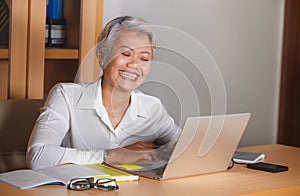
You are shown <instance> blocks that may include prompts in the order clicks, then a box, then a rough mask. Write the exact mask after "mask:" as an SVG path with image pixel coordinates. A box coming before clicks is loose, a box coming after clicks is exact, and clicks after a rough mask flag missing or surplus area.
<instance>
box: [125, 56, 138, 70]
mask: <svg viewBox="0 0 300 196" xmlns="http://www.w3.org/2000/svg"><path fill="white" fill-rule="evenodd" d="M127 65H128V67H130V68H137V67H138V65H139V62H138V60H137V59H135V58H132V59H131V60H130V61H129V62H128V63H127Z"/></svg>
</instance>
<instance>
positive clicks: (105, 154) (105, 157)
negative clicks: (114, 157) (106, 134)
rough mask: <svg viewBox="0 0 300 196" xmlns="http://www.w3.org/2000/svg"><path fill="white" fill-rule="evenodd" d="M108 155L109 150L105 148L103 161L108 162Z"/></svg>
mask: <svg viewBox="0 0 300 196" xmlns="http://www.w3.org/2000/svg"><path fill="white" fill-rule="evenodd" d="M108 155H109V151H108V150H107V149H104V151H103V163H106V162H107V157H108Z"/></svg>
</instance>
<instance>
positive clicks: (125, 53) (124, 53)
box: [121, 52, 130, 57]
mask: <svg viewBox="0 0 300 196" xmlns="http://www.w3.org/2000/svg"><path fill="white" fill-rule="evenodd" d="M121 54H122V55H123V56H127V57H129V56H130V53H129V52H122V53H121Z"/></svg>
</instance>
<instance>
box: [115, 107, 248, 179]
mask: <svg viewBox="0 0 300 196" xmlns="http://www.w3.org/2000/svg"><path fill="white" fill-rule="evenodd" d="M249 119H250V113H240V114H227V115H216V116H201V117H189V118H187V120H186V122H185V124H184V127H183V129H182V132H181V135H180V136H179V138H178V141H177V142H176V143H175V144H174V145H172V146H170V144H168V146H167V147H166V146H162V147H160V148H158V149H156V151H157V157H161V158H158V159H156V160H154V161H146V160H140V161H138V162H135V163H133V164H129V165H110V166H113V167H116V168H118V169H121V170H125V171H127V172H130V173H134V174H137V175H140V176H144V177H148V178H153V179H158V180H165V179H172V178H181V177H187V176H193V175H199V174H208V173H214V172H222V171H226V170H227V168H228V166H229V165H230V164H231V161H232V157H233V154H234V152H235V150H236V148H237V146H238V144H239V142H240V139H241V137H242V135H243V132H244V130H245V128H246V126H247V124H248V121H249ZM166 157H167V158H166Z"/></svg>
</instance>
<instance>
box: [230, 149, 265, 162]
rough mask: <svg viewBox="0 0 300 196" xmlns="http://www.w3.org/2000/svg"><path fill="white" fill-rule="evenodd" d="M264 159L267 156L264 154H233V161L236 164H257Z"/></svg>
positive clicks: (237, 152)
mask: <svg viewBox="0 0 300 196" xmlns="http://www.w3.org/2000/svg"><path fill="white" fill-rule="evenodd" d="M264 158H265V154H262V153H253V152H239V151H236V152H234V154H233V161H234V162H236V163H256V162H259V161H262V160H263V159H264Z"/></svg>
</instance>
